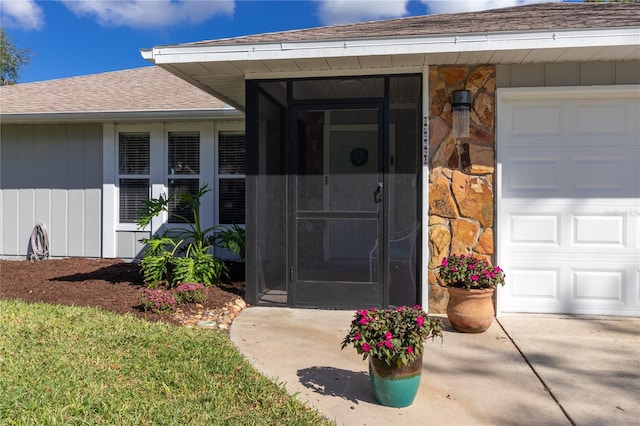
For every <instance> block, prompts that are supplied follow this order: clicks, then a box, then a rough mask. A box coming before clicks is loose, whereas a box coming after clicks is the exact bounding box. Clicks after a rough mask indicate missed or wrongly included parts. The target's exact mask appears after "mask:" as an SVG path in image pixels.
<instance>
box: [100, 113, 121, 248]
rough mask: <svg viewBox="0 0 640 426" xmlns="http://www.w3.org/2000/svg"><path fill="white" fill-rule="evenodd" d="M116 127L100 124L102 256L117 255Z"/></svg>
mask: <svg viewBox="0 0 640 426" xmlns="http://www.w3.org/2000/svg"><path fill="white" fill-rule="evenodd" d="M116 152H117V144H116V129H115V125H114V124H103V125H102V257H107V258H114V257H116V256H117V237H116V226H117V214H118V198H117V197H118V194H117V188H116V178H117V177H116V176H117V175H116V166H117V161H116V158H117V154H116Z"/></svg>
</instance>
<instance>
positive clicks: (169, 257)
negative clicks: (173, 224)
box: [140, 236, 182, 288]
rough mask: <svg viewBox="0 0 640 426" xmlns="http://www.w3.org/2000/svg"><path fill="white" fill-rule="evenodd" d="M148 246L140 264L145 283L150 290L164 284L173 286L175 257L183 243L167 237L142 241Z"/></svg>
mask: <svg viewBox="0 0 640 426" xmlns="http://www.w3.org/2000/svg"><path fill="white" fill-rule="evenodd" d="M141 241H142V242H143V243H145V244H146V245H147V248H146V251H145V255H144V257H143V258H142V261H141V262H140V266H141V267H142V274H143V276H144V281H145V282H146V283H147V284H148V286H149V287H150V288H154V287H156V286H157V285H158V284H160V283H162V282H164V283H166V284H168V285H169V286H170V285H171V281H172V280H171V279H170V278H171V277H172V271H173V266H174V259H175V258H174V256H175V253H176V250H178V248H179V247H180V244H181V243H182V241H179V242H176V241H174V240H173V239H171V238H169V237H165V236H160V237H157V238H145V239H142V240H141Z"/></svg>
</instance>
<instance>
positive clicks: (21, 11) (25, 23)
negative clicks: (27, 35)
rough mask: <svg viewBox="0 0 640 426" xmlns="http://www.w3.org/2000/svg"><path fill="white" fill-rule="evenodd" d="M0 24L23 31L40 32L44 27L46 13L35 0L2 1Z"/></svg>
mask: <svg viewBox="0 0 640 426" xmlns="http://www.w3.org/2000/svg"><path fill="white" fill-rule="evenodd" d="M0 24H1V25H2V26H3V27H5V26H6V27H14V28H20V29H23V30H39V29H41V28H42V26H43V25H44V13H43V12H42V9H41V8H40V6H38V5H37V4H36V2H35V1H34V0H4V1H0Z"/></svg>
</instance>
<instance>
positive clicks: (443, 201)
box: [428, 65, 496, 313]
mask: <svg viewBox="0 0 640 426" xmlns="http://www.w3.org/2000/svg"><path fill="white" fill-rule="evenodd" d="M460 89H466V90H469V91H470V92H471V97H472V107H471V111H470V129H469V137H465V138H460V139H456V138H454V136H453V132H452V125H451V116H452V114H451V93H452V92H453V91H454V90H460ZM495 89H496V71H495V66H492V65H491V66H490V65H480V66H434V67H430V68H429V99H430V105H429V153H430V155H429V157H430V158H429V168H430V175H429V253H430V259H429V265H428V270H429V294H430V300H429V310H430V312H434V313H444V312H445V311H446V306H447V303H448V298H449V296H448V293H447V291H446V288H444V287H442V286H441V285H440V284H441V283H440V282H439V281H438V275H437V270H438V269H437V268H438V267H439V265H440V263H441V261H442V258H443V257H445V256H447V255H449V254H451V253H455V254H460V253H465V254H474V255H479V256H484V257H486V258H487V259H488V260H490V261H491V260H492V255H493V254H494V238H493V227H494V220H493V218H494V196H493V194H494V192H493V182H494V176H493V173H494V166H495V154H494V149H495Z"/></svg>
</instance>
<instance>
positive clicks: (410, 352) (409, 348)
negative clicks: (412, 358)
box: [407, 346, 413, 354]
mask: <svg viewBox="0 0 640 426" xmlns="http://www.w3.org/2000/svg"><path fill="white" fill-rule="evenodd" d="M407 353H408V354H412V353H413V348H412V347H411V346H409V347H408V348H407Z"/></svg>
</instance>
